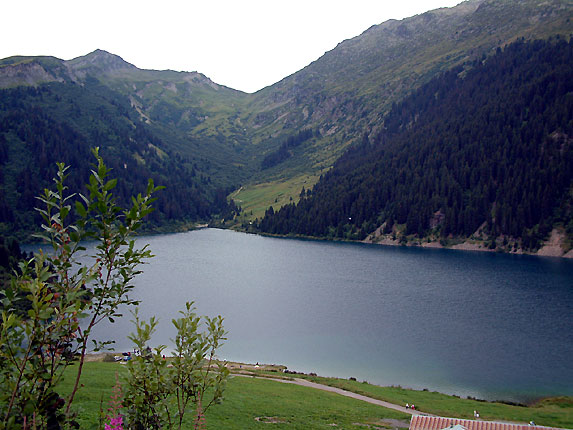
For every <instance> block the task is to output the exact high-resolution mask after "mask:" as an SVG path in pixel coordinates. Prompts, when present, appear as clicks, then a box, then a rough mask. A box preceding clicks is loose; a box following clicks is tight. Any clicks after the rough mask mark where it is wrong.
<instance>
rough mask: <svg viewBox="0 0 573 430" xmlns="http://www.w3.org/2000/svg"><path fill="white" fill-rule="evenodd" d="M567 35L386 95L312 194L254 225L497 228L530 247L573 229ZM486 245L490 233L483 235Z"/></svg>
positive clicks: (338, 231) (452, 231) (290, 228)
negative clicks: (370, 129)
mask: <svg viewBox="0 0 573 430" xmlns="http://www.w3.org/2000/svg"><path fill="white" fill-rule="evenodd" d="M572 178H573V41H569V42H567V41H565V40H562V39H559V38H557V39H553V40H549V41H539V40H538V41H532V42H525V41H523V40H521V41H518V42H516V43H513V44H511V45H509V46H507V47H506V48H505V49H504V50H503V51H502V50H501V49H498V51H497V53H495V55H493V56H491V57H490V58H487V59H483V58H482V59H480V60H479V61H475V62H473V63H472V64H467V65H465V67H458V68H455V69H454V70H451V71H449V72H447V73H445V74H443V75H441V76H440V77H438V78H436V79H434V80H432V81H431V82H429V83H428V84H426V85H425V86H423V87H422V88H420V89H419V90H418V91H416V92H414V93H413V94H411V95H410V96H409V97H407V98H405V99H404V100H403V101H402V102H401V103H397V104H394V105H393V107H392V109H391V112H390V113H389V114H388V115H387V117H386V118H385V119H384V122H383V124H381V132H379V133H378V134H376V135H375V136H371V138H370V139H368V137H365V138H364V139H363V142H362V143H361V144H359V145H357V146H356V147H354V148H352V149H351V150H349V151H348V152H347V153H346V154H345V155H344V156H342V157H341V158H340V159H339V160H338V161H337V163H336V164H335V166H334V168H333V169H332V170H331V171H330V172H328V173H327V174H325V175H324V176H323V177H322V178H321V180H320V181H319V183H318V184H317V185H316V186H315V188H314V190H313V192H312V195H311V196H308V197H307V198H303V199H301V200H300V202H299V203H298V204H297V205H294V204H290V205H287V206H285V207H283V208H281V209H280V210H279V211H277V212H276V213H275V212H274V211H273V210H272V209H269V210H268V211H267V214H266V215H265V217H264V218H263V219H262V220H261V221H259V222H258V223H257V226H258V228H259V229H260V230H261V231H263V232H267V233H272V234H301V235H308V236H320V237H332V238H336V237H341V238H350V239H363V238H365V237H366V236H367V235H368V234H369V233H372V232H373V231H374V230H375V229H376V228H377V227H379V226H382V225H384V227H385V229H384V232H385V233H391V232H393V231H394V232H395V231H396V229H395V226H397V225H400V227H401V229H403V230H400V231H401V232H402V233H403V234H404V235H414V236H417V237H424V236H426V235H428V234H429V233H434V234H438V235H440V236H441V237H449V236H463V237H468V236H470V235H472V234H473V233H474V232H476V230H478V229H479V228H480V227H481V226H484V229H483V230H484V232H485V233H486V234H487V235H489V237H490V238H492V239H493V238H495V237H498V236H499V235H504V236H505V237H506V238H507V237H511V238H516V239H517V238H518V239H520V245H521V246H523V247H525V248H536V247H538V246H539V241H540V240H541V239H543V238H545V237H546V236H547V234H548V233H549V232H550V231H551V229H552V227H553V226H554V225H555V223H562V224H563V225H564V226H565V227H566V229H567V231H568V233H569V234H570V235H571V236H570V237H573V221H572V213H573V210H572V203H573V199H572V197H571V192H572V185H573V184H572ZM492 243H493V242H492Z"/></svg>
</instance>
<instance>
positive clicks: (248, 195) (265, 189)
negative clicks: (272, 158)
mask: <svg viewBox="0 0 573 430" xmlns="http://www.w3.org/2000/svg"><path fill="white" fill-rule="evenodd" d="M318 179H319V176H310V175H302V176H297V177H295V178H290V179H288V180H285V181H284V182H278V181H277V182H266V183H263V184H257V185H247V186H245V187H241V189H239V190H237V191H235V192H234V193H233V194H231V196H230V197H231V198H232V199H233V200H234V201H235V203H236V204H237V205H238V206H241V208H242V209H243V213H244V214H245V219H246V220H254V219H255V218H259V219H260V218H262V217H263V215H264V214H265V211H266V210H267V209H268V208H269V206H272V207H273V209H275V210H278V209H279V208H280V207H281V206H284V205H286V204H289V203H291V202H293V203H297V202H298V200H299V195H300V190H301V189H302V188H303V187H304V188H305V189H306V190H308V189H311V188H312V187H313V186H314V184H316V182H317V181H318ZM291 198H292V200H291ZM251 212H252V215H251Z"/></svg>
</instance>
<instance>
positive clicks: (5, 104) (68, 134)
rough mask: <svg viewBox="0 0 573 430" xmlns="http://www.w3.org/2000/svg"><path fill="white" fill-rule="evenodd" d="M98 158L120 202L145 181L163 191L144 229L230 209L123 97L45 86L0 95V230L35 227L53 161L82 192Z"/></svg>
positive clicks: (88, 88) (91, 86) (94, 89)
mask: <svg viewBox="0 0 573 430" xmlns="http://www.w3.org/2000/svg"><path fill="white" fill-rule="evenodd" d="M96 146H98V147H100V153H101V155H102V156H103V158H104V159H105V161H106V163H107V165H108V166H110V167H111V168H112V169H113V171H114V174H115V175H116V177H118V178H119V181H118V185H117V189H116V190H115V195H116V196H117V197H118V199H119V200H120V203H121V204H125V203H127V200H128V199H129V198H130V196H132V195H135V194H137V193H140V192H143V191H144V190H145V188H146V184H147V180H148V178H152V179H153V180H154V182H155V184H156V185H163V186H165V187H166V189H165V190H163V191H161V192H159V193H157V197H158V200H157V202H156V203H155V205H154V206H155V207H156V208H157V210H156V211H155V212H153V213H152V214H151V215H150V217H149V220H148V221H147V222H148V223H149V224H148V226H149V227H152V226H154V225H155V226H157V225H163V224H165V223H168V222H171V221H194V220H199V219H203V220H204V219H208V218H209V217H211V216H212V215H214V214H217V213H221V212H228V211H229V210H231V211H232V210H235V209H236V208H234V207H230V206H229V205H228V204H227V202H226V199H221V197H220V194H221V192H227V190H217V189H216V187H215V185H214V184H212V183H211V180H210V178H209V177H208V176H206V175H205V174H203V173H201V172H200V171H198V170H197V166H196V164H194V163H192V161H191V160H188V159H185V158H184V157H182V156H181V155H180V154H178V153H173V152H172V151H169V150H167V149H166V148H165V145H163V144H162V141H161V139H159V138H158V137H157V136H156V135H155V134H154V133H153V132H152V131H151V129H150V128H149V127H148V126H147V125H146V124H145V123H143V122H142V121H140V119H139V117H138V114H137V113H136V112H135V111H134V110H133V109H132V107H131V105H130V103H129V100H128V99H127V98H125V97H123V96H121V95H119V94H117V93H115V92H113V91H111V90H110V89H109V88H106V87H104V86H102V85H99V83H98V82H97V81H95V80H88V83H87V84H86V85H85V86H79V85H75V84H70V83H66V84H61V83H54V84H46V85H42V86H39V87H37V88H32V87H17V88H13V89H4V90H0V226H1V227H2V231H4V232H7V231H10V232H23V231H31V230H32V229H34V228H35V227H36V226H37V225H38V222H39V219H38V217H37V214H36V213H35V211H34V207H35V206H37V200H36V199H35V196H37V195H38V194H39V193H40V192H41V190H42V189H44V188H45V187H47V186H49V184H50V183H51V179H52V178H53V177H54V175H55V172H56V165H55V163H56V162H63V163H65V164H66V165H69V166H71V169H70V177H69V179H68V183H69V187H70V188H71V189H77V190H81V189H82V186H83V185H84V184H85V183H86V182H87V180H88V176H89V174H90V167H91V165H92V163H93V162H94V158H93V156H92V155H91V148H93V147H96Z"/></svg>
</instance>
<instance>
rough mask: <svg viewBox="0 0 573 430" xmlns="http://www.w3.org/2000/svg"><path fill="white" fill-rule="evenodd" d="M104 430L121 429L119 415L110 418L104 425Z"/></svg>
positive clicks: (121, 424)
mask: <svg viewBox="0 0 573 430" xmlns="http://www.w3.org/2000/svg"><path fill="white" fill-rule="evenodd" d="M105 430H123V418H122V417H121V415H118V416H117V417H114V418H112V419H111V420H110V422H109V424H106V425H105Z"/></svg>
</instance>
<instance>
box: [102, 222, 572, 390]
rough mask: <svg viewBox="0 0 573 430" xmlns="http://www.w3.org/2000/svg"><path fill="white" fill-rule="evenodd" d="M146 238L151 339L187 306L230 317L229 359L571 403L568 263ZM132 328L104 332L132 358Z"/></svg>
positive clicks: (121, 325)
mask: <svg viewBox="0 0 573 430" xmlns="http://www.w3.org/2000/svg"><path fill="white" fill-rule="evenodd" d="M141 241H142V243H149V244H150V248H151V250H152V252H153V253H154V254H156V257H155V258H154V259H153V260H151V263H150V264H148V265H146V266H145V267H144V271H145V272H144V274H142V275H140V277H139V278H138V279H137V281H136V284H137V289H136V293H135V295H136V296H137V298H138V299H141V300H142V305H141V311H140V312H141V314H142V315H143V316H146V317H148V316H151V315H156V316H158V317H159V318H160V320H161V326H160V329H159V331H158V333H157V336H156V338H155V341H156V342H157V343H162V344H168V345H169V344H170V340H169V339H170V338H173V337H174V335H175V334H174V332H173V330H172V327H171V323H170V321H171V318H173V317H175V316H176V314H177V312H178V310H182V309H183V307H184V303H185V301H190V300H194V301H195V302H196V304H197V308H198V312H199V313H200V314H206V315H211V316H214V315H217V314H221V315H223V316H224V317H225V327H226V328H227V330H228V331H229V335H228V338H229V339H228V341H227V342H226V344H225V346H224V347H223V348H222V350H221V353H220V356H221V357H222V358H226V359H229V360H234V361H244V362H253V363H254V362H260V363H277V364H285V365H287V366H288V367H289V369H293V370H299V371H305V372H316V373H318V374H320V375H324V376H339V377H350V376H354V377H356V378H357V379H358V380H367V381H369V382H372V383H376V384H380V385H401V386H404V387H411V388H418V389H420V388H428V389H430V390H437V391H441V392H446V393H454V394H458V395H462V396H467V395H471V396H476V397H479V398H486V399H490V400H491V399H505V400H513V401H525V400H529V399H531V398H535V397H540V396H545V395H558V394H566V395H573V261H570V260H564V259H556V258H542V257H531V256H515V255H502V254H491V253H478V252H463V251H451V250H436V249H419V248H405V247H385V246H376V245H360V244H345V243H330V242H318V241H303V240H289V239H276V238H266V237H260V236H255V235H247V234H243V233H236V232H232V231H226V230H215V229H205V230H198V231H194V232H188V233H180V234H173V235H162V236H150V237H145V238H142V239H141ZM129 319H130V318H129V317H124V318H123V319H122V320H121V321H119V322H116V324H114V325H111V326H110V327H102V328H101V329H100V330H99V334H101V335H104V337H105V336H107V337H112V338H114V339H116V341H117V347H116V349H117V350H122V349H126V350H128V349H131V348H132V347H131V346H130V345H129V343H128V341H127V339H126V335H127V334H128V333H129V332H131V331H132V329H133V328H132V325H131V324H130V323H129Z"/></svg>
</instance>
